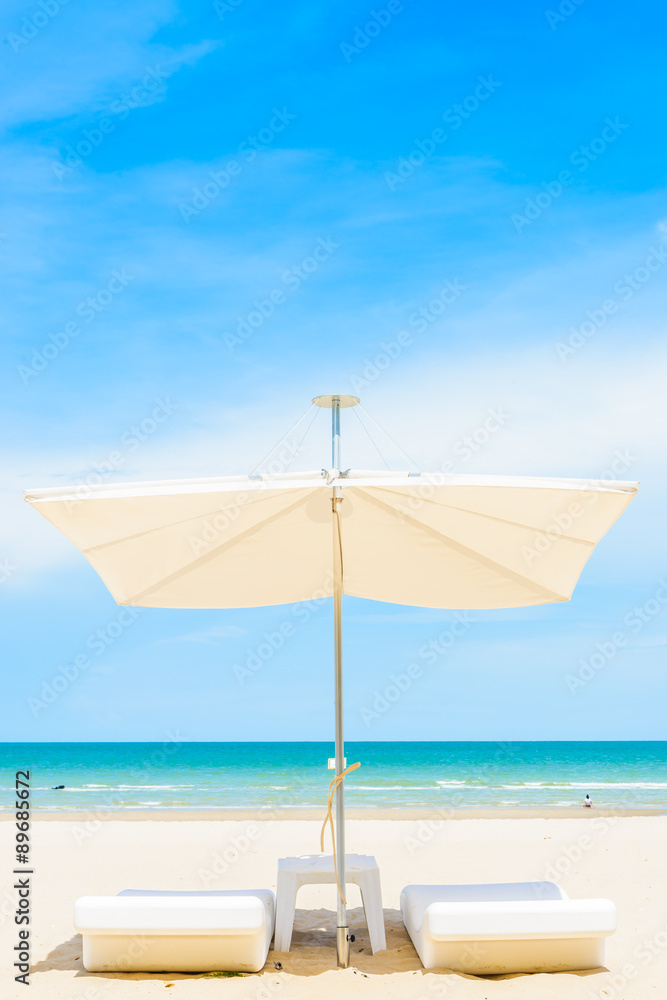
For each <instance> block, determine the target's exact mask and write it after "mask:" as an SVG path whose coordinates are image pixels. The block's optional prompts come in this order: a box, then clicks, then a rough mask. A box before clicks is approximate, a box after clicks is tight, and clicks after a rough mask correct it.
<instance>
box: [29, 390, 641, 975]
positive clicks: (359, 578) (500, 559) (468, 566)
mask: <svg viewBox="0 0 667 1000" xmlns="http://www.w3.org/2000/svg"><path fill="white" fill-rule="evenodd" d="M314 402H315V403H316V405H318V406H322V407H325V408H331V411H332V463H331V468H330V469H329V470H321V471H316V472H304V473H298V474H294V475H261V476H237V477H225V478H219V479H194V480H168V481H165V482H153V483H136V484H127V483H126V484H119V485H100V486H95V487H91V488H87V489H86V491H85V492H82V491H81V490H80V489H77V488H70V489H68V488H64V489H63V488H57V489H32V490H27V491H26V492H25V498H26V500H27V501H28V502H29V503H30V504H32V506H33V507H35V508H36V509H37V510H38V511H39V512H40V513H41V514H43V515H44V517H45V518H46V519H47V520H48V521H50V522H51V523H52V524H53V525H54V526H55V527H56V528H58V529H59V530H60V531H62V532H63V534H64V535H66V536H67V538H69V539H70V541H72V542H73V543H74V544H75V545H76V546H77V548H79V549H80V550H81V551H82V552H83V554H84V555H85V556H86V558H87V559H88V561H89V562H90V564H91V566H92V567H93V568H94V569H95V570H96V571H97V572H98V573H99V575H100V576H101V577H102V579H103V580H104V582H105V583H106V585H107V586H108V588H109V590H110V591H111V593H112V594H113V597H114V598H115V600H116V601H117V602H118V603H119V604H125V605H137V606H143V607H153V608H244V607H259V606H263V605H271V604H286V603H294V602H297V601H308V600H311V599H312V598H313V597H314V596H315V595H321V594H322V593H326V594H330V595H332V596H333V598H334V627H335V628H334V639H335V665H336V774H337V775H339V774H341V773H342V772H343V770H344V768H345V764H344V760H345V755H344V747H343V709H342V706H343V701H342V614H341V597H342V595H343V594H349V595H351V596H354V597H365V598H369V599H371V600H375V601H388V602H391V603H393V604H409V605H417V606H420V607H431V608H471V609H472V608H480V609H483V608H513V607H525V606H529V605H536V604H549V603H552V602H555V601H567V600H568V599H569V598H570V595H571V594H572V591H573V589H574V587H575V585H576V583H577V580H578V579H579V576H580V574H581V571H582V569H583V567H584V566H585V564H586V562H587V560H588V558H589V556H590V555H591V553H592V551H593V549H594V548H595V545H596V544H597V542H598V541H599V540H600V539H601V538H602V536H603V535H604V534H605V532H606V531H607V530H608V529H609V528H610V527H611V525H612V524H613V523H614V521H615V520H616V519H617V518H618V517H619V516H620V515H621V513H622V512H623V511H624V510H625V508H626V507H627V505H628V504H629V503H630V501H631V500H632V498H633V496H634V495H635V493H636V492H637V484H636V483H626V482H623V483H622V482H606V481H598V480H580V479H533V478H505V477H497V476H464V475H443V474H440V473H436V474H411V473H407V472H405V473H395V472H385V473H382V472H364V471H352V470H348V471H345V472H343V471H341V465H340V409H341V408H345V407H347V406H354V405H356V403H358V400H357V399H356V398H355V397H352V396H320V397H317V398H316V399H315V400H314ZM336 796H337V798H336V829H337V841H338V851H337V857H336V861H337V875H338V882H339V885H340V886H342V887H343V891H344V886H345V848H344V808H343V787H342V781H341V782H340V783H339V784H338V787H337V790H336ZM340 895H341V898H339V901H338V939H337V944H338V961H339V964H340V965H343V966H346V965H347V964H348V960H349V943H348V934H347V919H346V914H345V903H344V900H343V899H342V893H341V894H340Z"/></svg>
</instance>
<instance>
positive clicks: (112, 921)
mask: <svg viewBox="0 0 667 1000" xmlns="http://www.w3.org/2000/svg"><path fill="white" fill-rule="evenodd" d="M274 914H275V907H274V896H273V893H272V892H270V891H269V890H267V889H257V890H219V891H213V892H200V891H192V892H188V891H174V892H170V891H160V890H142V889H125V890H123V892H121V893H119V894H118V895H117V896H84V897H82V898H81V899H78V900H77V901H76V903H75V905H74V923H75V926H76V929H77V930H78V931H79V932H80V933H81V934H82V935H83V953H84V954H83V963H84V966H85V968H86V969H87V970H88V971H89V972H101V971H107V972H108V971H126V972H129V971H132V972H139V971H142V972H157V971H160V972H163V971H175V972H195V971H196V972H205V971H214V970H220V971H238V972H257V971H259V969H261V968H262V967H263V966H264V963H265V962H266V956H267V954H268V950H269V945H270V943H271V937H272V935H273V927H274Z"/></svg>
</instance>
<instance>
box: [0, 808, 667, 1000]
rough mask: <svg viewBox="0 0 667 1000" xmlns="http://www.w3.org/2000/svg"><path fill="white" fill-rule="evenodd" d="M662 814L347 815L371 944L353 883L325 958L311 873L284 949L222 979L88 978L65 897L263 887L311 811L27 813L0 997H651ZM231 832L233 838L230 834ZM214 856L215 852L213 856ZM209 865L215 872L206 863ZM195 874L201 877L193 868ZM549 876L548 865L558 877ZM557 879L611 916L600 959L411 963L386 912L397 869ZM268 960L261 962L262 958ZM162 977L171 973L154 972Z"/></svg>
mask: <svg viewBox="0 0 667 1000" xmlns="http://www.w3.org/2000/svg"><path fill="white" fill-rule="evenodd" d="M13 835H14V827H13V824H12V823H10V822H3V823H0V844H1V846H0V850H1V851H2V857H3V858H4V859H6V860H5V862H4V870H5V871H6V872H9V870H10V866H12V867H13V864H12V858H13V851H12V839H13ZM666 836H667V817H645V816H641V817H633V818H627V817H610V818H607V819H605V818H604V817H603V816H601V815H596V816H593V817H590V816H587V817H586V818H583V817H582V818H579V819H525V818H520V819H473V820H466V819H464V820H456V821H424V820H419V821H417V820H414V821H410V820H387V819H383V818H382V816H381V814H380V813H379V812H378V819H377V820H358V821H355V820H353V821H351V822H350V823H349V825H348V843H347V849H348V850H349V851H350V852H355V853H360V854H374V855H375V857H376V858H377V860H378V863H379V866H380V874H381V878H382V891H383V903H384V909H385V921H386V928H387V951H386V952H382V953H380V954H378V955H376V956H373V955H372V954H371V952H370V947H369V943H368V935H367V932H366V928H365V925H364V919H363V910H362V909H361V906H360V899H359V895H358V890H357V889H356V887H354V886H350V887H349V904H350V908H351V909H350V924H351V926H352V928H353V930H354V933H355V934H356V941H355V942H354V944H353V945H352V954H351V957H352V965H351V967H350V968H349V969H348V970H345V971H340V970H338V969H336V957H335V938H334V927H335V905H336V901H335V892H336V890H335V887H334V886H321V887H320V886H311V887H306V888H304V889H302V890H301V893H300V895H299V898H298V901H297V903H298V906H299V909H298V910H297V917H296V923H295V933H294V937H293V942H292V951H291V952H290V953H289V954H283V955H276V954H275V953H274V952H273V951H271V952H270V953H269V958H268V962H267V964H266V967H265V969H264V971H263V972H262V973H259V974H257V975H248V976H242V977H235V978H229V979H221V978H202V977H201V976H178V975H172V974H160V975H110V974H106V973H103V974H96V975H90V974H88V973H86V972H85V971H84V970H83V967H82V965H81V958H80V956H81V940H80V937H79V936H78V935H76V934H75V932H74V929H73V926H72V906H73V903H74V900H75V899H76V898H77V897H78V896H81V895H98V894H105V893H109V894H115V893H116V892H118V891H119V890H120V889H123V888H152V889H157V888H163V889H166V888H174V889H202V888H211V889H216V888H218V889H220V888H261V887H267V888H272V889H275V878H276V859H277V858H278V857H281V856H283V855H288V854H302V853H314V852H316V851H317V850H318V849H319V847H318V844H319V823H316V822H312V821H303V820H291V821H261V822H253V821H249V820H248V821H240V822H239V821H224V822H210V821H204V822H202V821H199V822H190V821H173V822H156V821H140V822H131V823H130V822H122V821H109V820H105V821H103V822H100V823H97V824H92V826H90V828H88V829H87V828H86V826H85V825H84V823H83V821H77V822H71V821H67V822H39V821H38V822H35V823H34V824H33V828H32V840H33V864H34V868H35V875H34V876H33V881H34V892H33V917H34V919H33V924H32V932H33V970H32V974H31V991H30V993H27V994H26V993H25V988H24V987H23V986H22V985H20V984H16V983H14V981H13V974H14V973H13V972H12V971H11V963H12V961H13V958H11V957H10V956H11V954H12V946H13V945H14V944H15V943H16V939H15V931H16V927H15V925H14V922H13V910H14V908H15V905H16V894H15V893H14V892H13V891H12V890H11V888H9V887H10V886H11V882H10V881H9V878H10V876H9V875H7V876H6V878H5V880H3V881H4V886H5V888H4V889H3V893H2V902H1V904H0V910H1V912H2V924H1V941H0V952H1V954H2V979H1V980H0V997H2V1000H9V998H12V1000H13V998H14V997H23V996H29V997H30V998H31V1000H42V998H48V1000H106V998H107V997H108V998H110V1000H115V998H117V1000H133V998H135V997H136V998H139V997H141V998H143V997H150V998H152V997H157V996H161V997H163V996H165V989H168V990H169V993H168V994H167V995H168V996H169V997H170V998H171V1000H175V998H179V997H197V998H199V997H232V998H240V997H244V998H251V1000H269V998H273V997H278V998H281V997H285V998H292V997H293V998H295V1000H296V998H301V1000H328V998H335V997H340V998H347V997H357V996H358V997H383V998H387V1000H391V998H396V1000H417V998H421V1000H436V998H441V997H446V998H458V997H462V998H476V1000H509V998H512V1000H514V998H519V1000H521V998H535V1000H543V998H545V1000H549V998H561V997H573V998H586V1000H594V998H597V1000H620V998H622V1000H652V998H659V1000H663V998H667V891H666V890H667V878H666V876H667V851H666V850H665V837H666ZM235 844H236V847H235V846H234V845H235ZM225 857H226V858H227V861H225V860H224V859H225ZM216 867H217V869H218V872H220V874H216V871H215V869H216ZM207 873H208V874H207ZM559 873H560V874H559ZM555 875H558V876H559V880H560V882H561V884H562V885H563V887H564V888H565V890H566V891H567V892H568V893H569V894H570V895H571V896H573V897H584V896H607V897H610V898H611V899H613V900H614V901H615V903H616V905H617V907H618V914H619V928H618V931H617V932H616V934H615V935H613V936H612V937H611V938H608V939H607V958H606V962H607V970H595V971H592V972H589V973H560V974H558V975H543V974H541V975H529V976H511V977H504V978H502V977H490V978H486V979H481V978H476V977H473V976H465V975H461V974H457V973H447V972H446V971H442V972H438V973H432V972H431V973H424V971H423V970H422V968H421V965H420V963H419V959H418V958H417V955H416V953H415V951H414V949H413V947H412V945H411V943H410V940H409V938H408V937H407V935H406V933H405V931H404V929H403V926H402V922H401V918H400V913H399V910H398V905H399V894H400V890H401V888H402V887H403V886H404V885H406V884H407V883H409V882H420V883H421V882H435V883H438V882H441V883H442V882H494V881H497V882H503V881H522V880H532V879H542V878H553V877H554V876H555ZM275 961H281V962H282V965H283V969H282V971H278V972H276V970H275V968H274V962H275ZM170 984H173V985H170Z"/></svg>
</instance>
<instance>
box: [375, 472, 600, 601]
mask: <svg viewBox="0 0 667 1000" xmlns="http://www.w3.org/2000/svg"><path fill="white" fill-rule="evenodd" d="M360 492H362V493H363V495H364V497H365V498H366V499H367V500H370V502H371V503H374V504H376V505H378V506H381V507H388V508H389V509H390V510H391V511H393V512H394V513H395V514H396V513H399V514H401V516H402V517H404V518H405V519H406V520H407V521H411V522H412V524H414V525H416V526H417V527H418V528H421V530H422V531H424V532H425V533H426V534H428V535H431V536H432V537H433V538H436V539H437V540H438V541H439V542H440V543H441V544H443V542H444V544H445V545H449V546H450V547H451V548H454V549H456V550H458V551H459V552H463V553H465V554H466V555H469V556H472V557H473V558H474V559H475V560H476V561H477V562H479V563H482V564H483V565H485V566H489V567H495V568H496V569H500V570H502V572H503V573H505V574H507V576H509V577H511V578H512V579H513V580H515V581H518V582H520V583H521V584H523V585H527V586H528V587H529V588H530V589H531V590H532V591H533V592H534V593H536V594H541V595H549V596H550V597H552V598H553V597H557V598H559V599H560V600H564V599H565V598H564V597H563V595H562V594H559V593H558V592H557V591H555V590H549V588H548V587H543V586H542V585H541V584H539V583H536V582H535V581H534V580H531V579H530V578H529V577H527V576H524V575H523V574H522V573H517V572H516V571H515V570H512V569H510V568H509V567H508V566H503V564H502V563H499V562H496V561H495V559H489V558H488V556H484V555H482V553H481V552H477V551H476V550H475V549H471V548H469V547H468V546H467V545H463V544H462V543H461V542H457V541H455V540H454V539H453V538H450V537H449V535H443V534H441V533H440V532H439V531H436V529H435V528H431V527H430V525H428V524H424V523H423V522H422V521H420V520H418V519H417V518H416V517H412V516H411V515H410V514H406V513H405V511H397V510H396V508H395V507H393V506H392V505H391V504H390V503H387V502H386V500H382V499H381V498H380V497H376V496H373V495H372V494H370V493H366V491H365V490H361V489H360ZM591 546H592V543H591ZM592 547H593V546H592Z"/></svg>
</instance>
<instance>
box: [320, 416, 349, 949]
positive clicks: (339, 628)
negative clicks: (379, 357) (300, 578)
mask: <svg viewBox="0 0 667 1000" xmlns="http://www.w3.org/2000/svg"><path fill="white" fill-rule="evenodd" d="M313 402H314V403H315V404H316V405H317V406H322V407H327V408H328V407H331V467H332V469H333V470H335V473H334V474H336V473H338V472H340V411H341V407H348V406H356V405H357V403H358V402H359V400H358V399H357V398H356V396H318V397H316V399H314V400H313ZM342 493H343V491H342V489H341V487H340V486H334V487H333V495H332V497H331V510H332V514H333V571H334V572H333V576H334V584H333V602H334V662H335V711H336V775H339V774H342V773H343V771H344V770H345V740H344V735H343V546H342V538H341V523H340V521H341V506H342V503H343V496H342ZM336 875H337V877H338V885H339V886H340V888H341V890H342V892H343V893H344V892H345V792H344V789H343V781H340V782H339V783H338V786H337V788H336ZM336 952H337V956H338V967H339V968H340V969H347V967H348V966H349V964H350V941H349V927H348V925H347V912H346V906H345V901H344V899H343V898H342V896H341V892H339V893H338V899H337V907H336Z"/></svg>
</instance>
